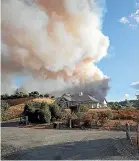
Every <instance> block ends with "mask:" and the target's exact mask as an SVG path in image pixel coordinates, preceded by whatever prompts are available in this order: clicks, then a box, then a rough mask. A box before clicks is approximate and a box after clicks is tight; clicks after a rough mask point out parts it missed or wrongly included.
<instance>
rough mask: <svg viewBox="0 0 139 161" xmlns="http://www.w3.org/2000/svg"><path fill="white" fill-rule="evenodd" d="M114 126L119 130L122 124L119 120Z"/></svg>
mask: <svg viewBox="0 0 139 161" xmlns="http://www.w3.org/2000/svg"><path fill="white" fill-rule="evenodd" d="M115 126H116V127H117V128H120V127H121V126H122V124H121V122H120V120H119V121H117V122H115Z"/></svg>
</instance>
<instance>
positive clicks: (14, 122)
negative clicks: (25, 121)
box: [1, 121, 19, 127]
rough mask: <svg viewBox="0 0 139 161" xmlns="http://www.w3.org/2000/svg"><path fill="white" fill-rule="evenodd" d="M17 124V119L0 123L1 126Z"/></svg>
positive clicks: (15, 125) (14, 125)
mask: <svg viewBox="0 0 139 161" xmlns="http://www.w3.org/2000/svg"><path fill="white" fill-rule="evenodd" d="M17 126H19V121H8V122H2V123H1V127H17Z"/></svg>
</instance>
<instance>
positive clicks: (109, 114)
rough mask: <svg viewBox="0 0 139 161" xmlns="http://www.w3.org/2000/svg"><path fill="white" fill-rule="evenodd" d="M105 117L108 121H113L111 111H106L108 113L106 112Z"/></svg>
mask: <svg viewBox="0 0 139 161" xmlns="http://www.w3.org/2000/svg"><path fill="white" fill-rule="evenodd" d="M107 116H108V119H109V120H112V119H113V113H112V111H111V110H108V111H107Z"/></svg>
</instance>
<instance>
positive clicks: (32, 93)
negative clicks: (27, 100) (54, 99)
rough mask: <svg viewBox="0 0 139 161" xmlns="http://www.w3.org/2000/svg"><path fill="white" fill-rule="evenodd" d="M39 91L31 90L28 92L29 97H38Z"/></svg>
mask: <svg viewBox="0 0 139 161" xmlns="http://www.w3.org/2000/svg"><path fill="white" fill-rule="evenodd" d="M39 95H40V94H39V92H38V91H33V92H31V93H29V97H34V98H37V97H39Z"/></svg>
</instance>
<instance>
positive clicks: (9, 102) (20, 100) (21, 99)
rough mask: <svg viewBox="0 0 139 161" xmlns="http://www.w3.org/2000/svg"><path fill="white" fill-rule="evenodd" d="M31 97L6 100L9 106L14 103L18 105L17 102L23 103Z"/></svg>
mask: <svg viewBox="0 0 139 161" xmlns="http://www.w3.org/2000/svg"><path fill="white" fill-rule="evenodd" d="M32 99H33V98H18V99H9V100H7V102H8V104H9V105H10V106H15V105H19V104H23V103H25V102H27V101H30V100H32Z"/></svg>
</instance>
